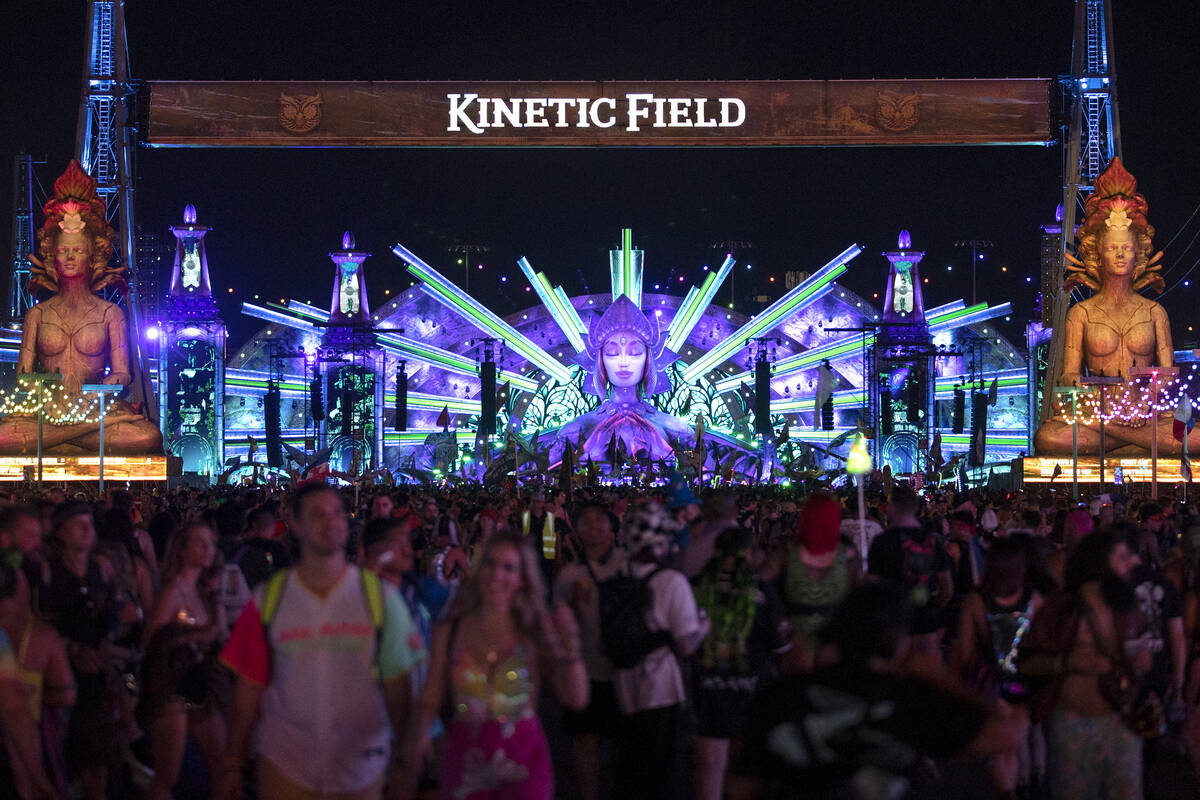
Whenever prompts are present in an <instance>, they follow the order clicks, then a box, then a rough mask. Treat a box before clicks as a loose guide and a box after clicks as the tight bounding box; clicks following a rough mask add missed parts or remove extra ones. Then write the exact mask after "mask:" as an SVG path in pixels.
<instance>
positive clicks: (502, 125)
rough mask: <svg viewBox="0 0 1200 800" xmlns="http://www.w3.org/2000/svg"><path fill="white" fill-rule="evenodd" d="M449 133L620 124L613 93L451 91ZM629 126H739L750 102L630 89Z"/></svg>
mask: <svg viewBox="0 0 1200 800" xmlns="http://www.w3.org/2000/svg"><path fill="white" fill-rule="evenodd" d="M446 100H447V102H448V103H449V106H448V109H447V111H448V114H449V124H448V125H447V126H446V130H447V131H448V132H450V133H460V132H462V131H466V132H468V133H472V134H476V135H480V134H483V133H486V132H487V130H488V129H489V128H497V129H516V128H570V127H576V128H592V127H595V128H611V127H614V126H615V125H617V123H618V121H619V115H618V112H617V109H618V101H617V99H616V98H614V97H598V98H596V99H594V100H591V99H589V98H586V97H507V98H506V97H480V96H479V95H478V94H474V93H467V94H448V95H446ZM624 112H625V114H624V128H625V130H627V131H630V132H634V133H636V132H638V131H641V130H643V128H737V127H740V126H741V125H742V124H743V123H744V122H745V121H746V103H745V102H744V101H743V100H741V99H740V98H737V97H718V98H716V99H713V98H708V97H656V96H655V95H653V94H645V93H631V94H627V95H625V103H624Z"/></svg>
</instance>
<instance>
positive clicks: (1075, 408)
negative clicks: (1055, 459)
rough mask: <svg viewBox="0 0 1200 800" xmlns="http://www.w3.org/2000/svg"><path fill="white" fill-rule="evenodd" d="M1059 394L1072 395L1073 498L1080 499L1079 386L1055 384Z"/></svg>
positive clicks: (1055, 389)
mask: <svg viewBox="0 0 1200 800" xmlns="http://www.w3.org/2000/svg"><path fill="white" fill-rule="evenodd" d="M1054 391H1055V392H1058V393H1059V394H1069V395H1071V499H1072V500H1078V499H1079V392H1080V391H1081V389H1080V387H1078V386H1055V387H1054Z"/></svg>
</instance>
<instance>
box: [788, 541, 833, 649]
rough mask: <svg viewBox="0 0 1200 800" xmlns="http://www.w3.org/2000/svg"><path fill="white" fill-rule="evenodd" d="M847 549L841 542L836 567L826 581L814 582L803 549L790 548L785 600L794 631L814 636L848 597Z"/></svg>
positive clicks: (827, 572)
mask: <svg viewBox="0 0 1200 800" xmlns="http://www.w3.org/2000/svg"><path fill="white" fill-rule="evenodd" d="M846 591H847V576H846V545H845V544H843V543H841V542H839V543H838V546H837V553H836V554H835V555H834V557H833V563H832V564H831V565H830V567H829V569H828V571H826V573H825V575H824V577H821V578H817V579H813V578H810V577H809V575H808V566H807V565H806V564H805V563H804V561H803V560H802V559H801V557H800V547H799V546H798V545H792V546H791V547H789V548H788V566H787V586H785V587H784V600H785V601H786V603H787V610H788V616H789V617H791V620H792V627H793V628H795V629H796V631H797V632H798V633H800V634H802V635H804V636H811V635H813V634H814V633H816V631H817V629H819V628H820V627H821V625H822V624H823V623H824V621H825V618H826V617H827V616H828V615H829V612H830V611H832V610H833V607H834V606H836V605H837V604H838V603H840V602H841V601H842V598H843V597H845V596H846Z"/></svg>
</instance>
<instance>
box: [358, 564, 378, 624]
mask: <svg viewBox="0 0 1200 800" xmlns="http://www.w3.org/2000/svg"><path fill="white" fill-rule="evenodd" d="M358 574H359V575H360V576H361V577H362V587H363V596H364V597H365V598H366V600H367V614H368V615H369V616H370V617H371V624H372V625H373V626H375V630H376V631H381V630H383V614H384V607H383V583H382V582H381V581H380V580H379V576H378V575H376V574H375V573H374V572H371V570H369V569H360V570H359V571H358Z"/></svg>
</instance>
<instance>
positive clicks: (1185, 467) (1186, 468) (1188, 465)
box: [1179, 452, 1192, 483]
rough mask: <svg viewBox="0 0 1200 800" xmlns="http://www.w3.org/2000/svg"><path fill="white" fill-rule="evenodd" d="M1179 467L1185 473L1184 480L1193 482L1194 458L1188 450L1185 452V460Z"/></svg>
mask: <svg viewBox="0 0 1200 800" xmlns="http://www.w3.org/2000/svg"><path fill="white" fill-rule="evenodd" d="M1179 469H1180V470H1181V471H1182V473H1183V480H1184V482H1185V483H1191V482H1192V459H1190V458H1189V457H1188V454H1187V453H1186V452H1185V453H1184V454H1183V462H1182V463H1180V465H1179Z"/></svg>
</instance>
